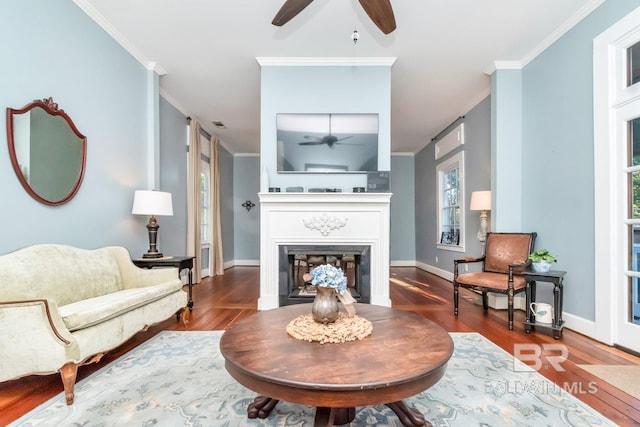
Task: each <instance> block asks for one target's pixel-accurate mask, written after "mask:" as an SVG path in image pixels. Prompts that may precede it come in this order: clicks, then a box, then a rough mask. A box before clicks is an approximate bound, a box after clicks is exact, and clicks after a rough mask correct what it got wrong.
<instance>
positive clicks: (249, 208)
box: [242, 200, 256, 212]
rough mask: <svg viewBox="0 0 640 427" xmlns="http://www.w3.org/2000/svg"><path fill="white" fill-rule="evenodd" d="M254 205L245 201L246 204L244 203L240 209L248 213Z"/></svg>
mask: <svg viewBox="0 0 640 427" xmlns="http://www.w3.org/2000/svg"><path fill="white" fill-rule="evenodd" d="M255 205H256V204H255V203H253V202H252V201H251V200H247V201H246V202H244V203H243V204H242V207H243V208H245V209H246V210H247V212H249V211H250V210H251V208H252V207H254V206H255Z"/></svg>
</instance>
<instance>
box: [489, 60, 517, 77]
mask: <svg viewBox="0 0 640 427" xmlns="http://www.w3.org/2000/svg"><path fill="white" fill-rule="evenodd" d="M521 69H522V62H520V61H493V64H491V67H489V68H488V69H487V70H486V71H485V72H484V73H485V74H488V75H491V74H493V73H494V72H495V71H496V70H521Z"/></svg>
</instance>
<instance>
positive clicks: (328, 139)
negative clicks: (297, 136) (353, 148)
mask: <svg viewBox="0 0 640 427" xmlns="http://www.w3.org/2000/svg"><path fill="white" fill-rule="evenodd" d="M304 138H305V139H310V140H311V141H303V142H298V145H322V144H327V146H328V147H329V148H333V146H334V145H340V144H343V145H362V144H348V143H342V142H340V141H344V140H345V139H349V138H353V135H351V136H345V137H344V138H338V137H336V136H334V135H331V132H329V135H325V136H323V137H322V138H320V137H317V136H309V135H305V136H304Z"/></svg>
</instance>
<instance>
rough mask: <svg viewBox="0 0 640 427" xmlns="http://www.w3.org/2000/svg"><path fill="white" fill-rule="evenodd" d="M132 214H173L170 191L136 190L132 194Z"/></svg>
mask: <svg viewBox="0 0 640 427" xmlns="http://www.w3.org/2000/svg"><path fill="white" fill-rule="evenodd" d="M131 213H132V214H134V215H152V216H155V215H159V216H160V215H166V216H172V215H173V202H172V201H171V193H165V192H163V191H149V190H136V192H135V194H134V196H133V209H132V210H131Z"/></svg>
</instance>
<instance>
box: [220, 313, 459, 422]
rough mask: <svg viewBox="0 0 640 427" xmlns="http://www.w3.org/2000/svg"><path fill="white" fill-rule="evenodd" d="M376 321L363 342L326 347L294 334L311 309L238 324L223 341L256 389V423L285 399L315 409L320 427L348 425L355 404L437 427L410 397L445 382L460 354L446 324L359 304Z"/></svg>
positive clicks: (242, 377)
mask: <svg viewBox="0 0 640 427" xmlns="http://www.w3.org/2000/svg"><path fill="white" fill-rule="evenodd" d="M357 309H358V315H359V316H362V317H364V318H365V319H367V320H369V321H370V322H371V323H372V324H373V332H372V334H371V335H369V336H368V337H366V338H364V339H362V340H360V341H352V342H345V343H341V344H319V343H317V342H307V341H301V340H297V339H295V338H293V337H291V336H289V335H288V334H287V331H286V326H287V324H288V323H289V322H290V321H291V320H293V319H295V318H296V317H297V316H299V315H301V314H309V313H311V304H295V305H289V306H284V307H280V308H277V309H273V310H266V311H260V312H258V313H256V314H253V315H251V316H249V317H247V318H246V319H243V320H241V321H239V322H237V323H234V324H233V325H232V326H231V327H229V328H227V330H225V332H224V334H223V335H222V338H221V339H220V351H221V353H222V355H223V356H224V358H225V368H226V369H227V371H228V372H229V374H230V375H231V376H232V377H233V378H235V379H236V380H237V381H238V382H239V383H240V384H242V385H244V386H245V387H247V388H249V389H251V390H253V391H255V392H256V393H258V394H259V395H260V396H258V397H256V398H255V399H254V401H253V403H251V404H250V405H249V408H248V410H247V414H248V417H249V418H257V417H259V418H266V417H268V416H269V413H270V412H271V410H272V409H273V408H274V407H275V406H276V404H277V403H278V401H280V400H283V401H287V402H291V403H297V404H302V405H310V406H315V407H316V417H315V424H314V425H315V426H323V427H326V426H332V425H341V424H348V423H349V422H351V421H352V420H353V419H354V417H355V414H356V411H355V407H356V406H367V405H382V404H384V405H387V406H388V407H389V408H391V410H393V412H395V413H396V415H397V416H398V418H399V422H400V423H401V424H402V425H404V426H411V427H426V426H431V424H430V423H429V422H428V421H427V420H425V418H424V416H423V414H422V413H420V412H419V411H418V410H417V409H415V408H413V407H410V406H408V405H407V404H406V403H405V402H404V400H403V399H406V398H408V397H410V396H413V395H416V394H418V393H420V392H422V391H423V390H426V389H428V388H429V387H431V386H432V385H433V384H435V383H436V382H438V380H440V378H441V377H442V376H443V375H444V373H445V371H446V369H447V362H448V360H449V358H450V357H451V355H452V353H453V341H452V340H451V337H450V336H449V334H448V333H447V332H446V331H445V330H444V329H442V328H441V327H440V326H438V325H436V324H435V323H433V322H431V321H430V320H427V319H424V318H422V317H420V316H418V315H416V314H415V313H411V312H408V311H400V310H395V309H391V308H387V307H381V306H376V305H369V304H358V305H357Z"/></svg>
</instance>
